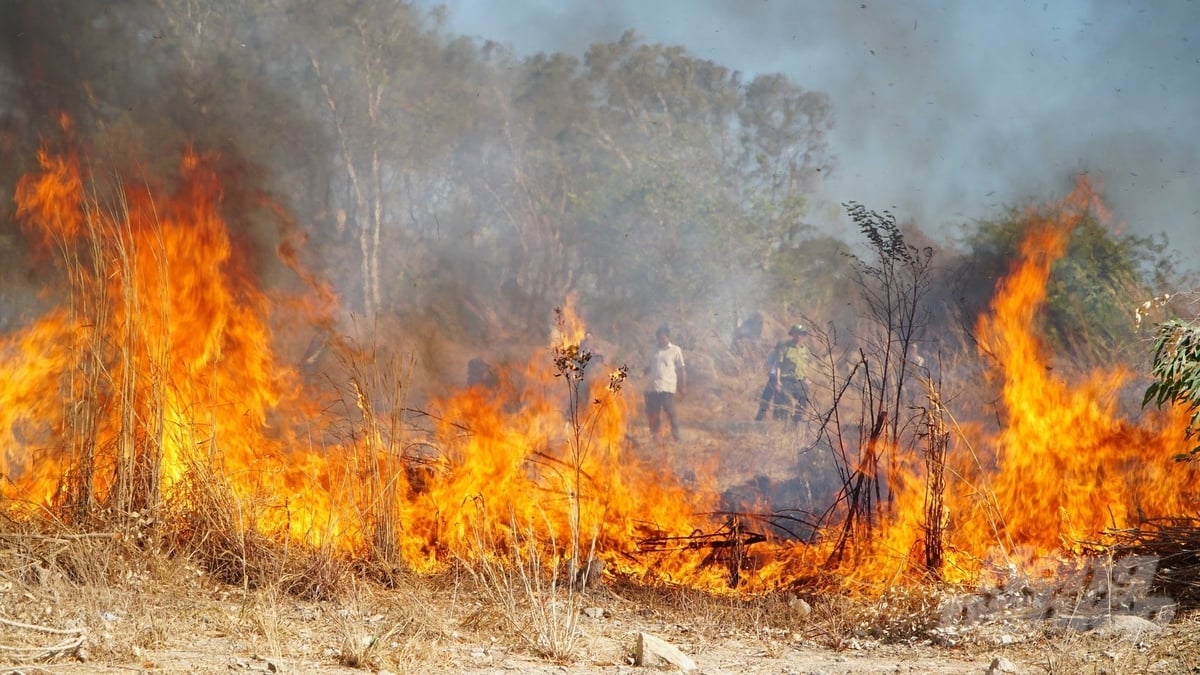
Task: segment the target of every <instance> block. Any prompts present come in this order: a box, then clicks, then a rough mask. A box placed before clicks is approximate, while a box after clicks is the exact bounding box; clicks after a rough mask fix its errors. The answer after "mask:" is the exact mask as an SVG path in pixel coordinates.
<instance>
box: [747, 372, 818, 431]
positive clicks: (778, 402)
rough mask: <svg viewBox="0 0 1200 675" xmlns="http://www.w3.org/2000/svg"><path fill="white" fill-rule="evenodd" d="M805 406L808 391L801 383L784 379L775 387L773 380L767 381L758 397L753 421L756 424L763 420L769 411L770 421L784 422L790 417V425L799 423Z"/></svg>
mask: <svg viewBox="0 0 1200 675" xmlns="http://www.w3.org/2000/svg"><path fill="white" fill-rule="evenodd" d="M807 405H808V389H807V388H806V387H805V386H804V382H803V381H801V380H797V379H793V378H788V377H785V378H783V379H782V380H781V381H780V383H779V386H778V387H776V386H775V380H774V379H771V380H767V386H766V387H763V392H762V395H761V396H760V397H759V401H758V414H757V415H755V416H754V419H755V420H756V421H758V422H761V421H763V420H765V419H766V418H767V411H768V410H770V411H771V418H772V419H774V420H786V419H788V418H789V417H790V418H791V420H792V423H796V422H799V421H800V418H801V417H802V416H803V414H804V408H805V407H806V406H807Z"/></svg>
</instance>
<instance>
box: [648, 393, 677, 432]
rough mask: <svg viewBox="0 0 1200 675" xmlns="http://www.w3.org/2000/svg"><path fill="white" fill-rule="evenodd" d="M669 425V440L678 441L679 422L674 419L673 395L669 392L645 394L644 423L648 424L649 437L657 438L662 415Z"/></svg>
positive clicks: (660, 427)
mask: <svg viewBox="0 0 1200 675" xmlns="http://www.w3.org/2000/svg"><path fill="white" fill-rule="evenodd" d="M664 414H665V415H666V416H667V422H668V423H669V424H670V425H671V438H674V439H675V440H679V422H678V421H677V420H676V418H675V394H674V393H673V392H669V391H648V392H646V421H647V422H649V423H650V435H651V436H657V435H658V431H659V429H662V418H663V415H664Z"/></svg>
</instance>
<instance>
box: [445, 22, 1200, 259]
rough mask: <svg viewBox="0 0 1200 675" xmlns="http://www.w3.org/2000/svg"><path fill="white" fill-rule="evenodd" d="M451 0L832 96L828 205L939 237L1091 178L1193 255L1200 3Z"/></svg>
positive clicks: (1125, 215)
mask: <svg viewBox="0 0 1200 675" xmlns="http://www.w3.org/2000/svg"><path fill="white" fill-rule="evenodd" d="M1152 7H1153V8H1152V9H1148V8H1145V7H1143V6H1140V5H1139V4H1138V3H1124V2H1112V1H1106V0H1093V1H1084V2H1070V3H1065V2H1053V1H1050V0H1035V1H1033V2H1023V3H986V2H967V3H956V2H938V1H935V0H922V1H919V2H909V3H885V2H874V1H870V0H868V1H866V2H853V3H849V2H834V3H831V2H816V1H811V2H779V1H771V0H764V1H761V2H738V1H734V0H708V1H704V2H689V3H644V2H637V1H635V0H613V1H612V2H605V3H590V2H571V3H563V2H551V1H550V0H524V1H523V2H510V3H502V4H497V3H488V2H483V1H482V0H454V1H453V2H450V3H448V6H447V10H448V11H447V27H448V29H449V30H452V31H456V32H462V33H465V34H468V35H477V36H481V37H485V38H488V39H493V40H498V41H501V42H509V43H511V44H512V45H513V47H514V48H515V49H516V50H517V52H518V53H521V54H531V53H537V52H559V51H561V52H567V53H572V54H576V55H580V54H582V53H583V52H584V51H585V50H586V48H587V46H588V45H589V44H592V43H595V42H601V41H604V42H607V41H611V40H615V39H616V38H617V37H618V36H619V35H620V33H621V32H622V31H624V30H627V29H633V30H636V31H637V32H638V33H639V34H641V35H642V36H643V37H644V38H645V39H646V40H647V41H650V42H662V43H669V44H682V45H685V46H686V47H687V48H688V49H689V50H690V51H692V52H693V53H694V54H696V55H698V56H700V57H702V58H706V59H710V60H713V61H716V62H718V63H721V64H723V65H725V66H728V67H731V68H734V69H737V70H741V71H742V72H743V73H745V74H746V75H748V76H750V77H752V76H753V75H755V74H759V73H765V72H781V73H784V74H786V75H788V76H789V77H791V78H792V79H793V80H795V81H796V82H797V83H799V84H800V85H801V86H803V87H805V88H807V89H811V90H814V91H821V92H825V93H827V94H829V95H830V97H831V99H832V102H833V108H834V119H835V129H834V133H833V135H832V138H831V146H832V152H833V154H834V155H835V157H836V159H837V162H838V164H837V166H838V170H837V171H836V172H835V174H834V175H833V176H831V177H830V178H829V179H828V180H827V182H826V186H825V187H826V196H827V198H828V199H829V201H830V202H833V203H842V202H845V201H848V200H854V201H859V202H862V203H864V204H866V205H868V206H869V207H871V208H874V209H880V210H884V209H886V210H890V211H893V212H894V213H896V214H897V215H898V216H899V217H900V218H901V219H904V220H908V219H913V220H915V221H916V222H918V223H920V224H921V225H922V227H924V228H925V229H927V230H929V231H930V232H933V233H937V234H939V235H942V236H945V235H949V234H952V233H954V232H955V231H956V230H957V226H958V225H961V224H963V223H966V222H970V221H972V220H976V219H981V218H987V217H990V216H991V215H994V214H995V213H996V212H997V209H1000V208H1002V207H1005V206H1011V205H1014V204H1023V203H1026V202H1028V201H1031V200H1043V199H1046V198H1056V197H1058V196H1061V195H1062V194H1064V193H1065V192H1067V191H1068V190H1069V188H1070V185H1071V184H1072V182H1073V178H1074V176H1075V175H1076V174H1078V173H1079V172H1088V173H1090V174H1093V175H1097V174H1098V175H1100V176H1102V177H1103V180H1104V183H1105V186H1106V194H1107V197H1108V200H1109V202H1110V203H1111V205H1112V206H1113V210H1114V213H1115V214H1116V217H1117V219H1118V220H1119V221H1121V222H1122V223H1124V224H1125V228H1126V229H1125V231H1126V232H1129V233H1131V234H1139V235H1153V234H1160V233H1161V234H1165V235H1167V237H1168V238H1169V241H1170V242H1171V244H1173V246H1174V248H1175V250H1176V251H1177V252H1178V253H1179V254H1180V255H1181V256H1182V257H1183V262H1184V264H1185V265H1196V264H1200V262H1198V261H1200V228H1198V227H1197V222H1198V221H1200V190H1197V189H1196V187H1197V185H1198V181H1200V171H1198V164H1200V161H1198V160H1200V153H1198V152H1197V144H1198V143H1200V117H1197V116H1196V115H1195V111H1196V110H1198V109H1200V38H1198V37H1197V36H1195V35H1194V34H1192V33H1193V32H1194V27H1195V26H1197V25H1200V3H1196V2H1177V3H1168V4H1160V5H1153V6H1152Z"/></svg>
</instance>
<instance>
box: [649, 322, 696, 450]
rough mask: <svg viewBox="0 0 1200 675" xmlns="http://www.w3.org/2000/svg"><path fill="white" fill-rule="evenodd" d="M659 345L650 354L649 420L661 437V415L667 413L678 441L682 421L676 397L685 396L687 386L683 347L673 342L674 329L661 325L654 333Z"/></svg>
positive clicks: (652, 427)
mask: <svg viewBox="0 0 1200 675" xmlns="http://www.w3.org/2000/svg"><path fill="white" fill-rule="evenodd" d="M654 337H655V340H656V341H657V348H656V349H655V350H654V351H653V352H652V353H651V355H650V363H649V365H647V366H646V375H648V376H650V385H649V386H648V387H647V389H646V421H647V422H648V423H649V425H650V435H651V436H658V434H659V430H660V429H662V418H663V415H666V417H667V422H668V423H669V424H670V426H671V437H672V438H674V439H675V440H676V441H678V440H679V420H678V419H677V417H676V415H675V396H676V394H678V395H679V396H683V393H684V390H685V389H686V387H687V375H686V370H685V369H684V363H683V350H682V349H680V348H679V346H678V345H674V344H671V331H670V329H669V328H667V327H666V326H659V328H658V330H657V331H656V332H655V334H654Z"/></svg>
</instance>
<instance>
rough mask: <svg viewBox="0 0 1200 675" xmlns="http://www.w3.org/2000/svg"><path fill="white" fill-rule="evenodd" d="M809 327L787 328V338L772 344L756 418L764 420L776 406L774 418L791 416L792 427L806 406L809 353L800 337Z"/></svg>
mask: <svg viewBox="0 0 1200 675" xmlns="http://www.w3.org/2000/svg"><path fill="white" fill-rule="evenodd" d="M807 335H808V329H806V328H805V327H804V326H801V325H799V324H796V325H793V326H792V327H791V328H789V329H788V339H787V340H784V341H783V342H780V343H779V344H777V345H775V350H774V351H773V352H772V353H771V360H770V365H769V371H770V372H769V373H768V375H767V386H766V389H765V390H764V391H763V395H762V400H761V401H760V403H759V407H758V415H757V416H755V420H758V421H762V420H763V419H766V415H767V410H768V409H769V408H770V407H771V404H772V403H774V405H775V414H774V417H775V419H786V418H789V417H790V418H791V424H792V425H793V426H794V425H796V424H797V423H798V422H799V421H800V418H801V417H802V416H803V414H804V409H805V408H806V407H807V406H808V386H807V379H808V369H809V367H810V365H809V364H810V362H811V361H812V353H811V352H810V351H809V349H808V346H807V345H805V344H803V343H802V342H803V339H804V338H805V337H806V336H807Z"/></svg>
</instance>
